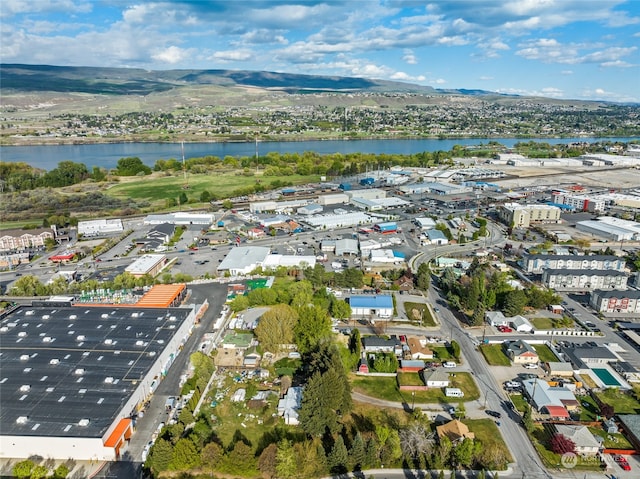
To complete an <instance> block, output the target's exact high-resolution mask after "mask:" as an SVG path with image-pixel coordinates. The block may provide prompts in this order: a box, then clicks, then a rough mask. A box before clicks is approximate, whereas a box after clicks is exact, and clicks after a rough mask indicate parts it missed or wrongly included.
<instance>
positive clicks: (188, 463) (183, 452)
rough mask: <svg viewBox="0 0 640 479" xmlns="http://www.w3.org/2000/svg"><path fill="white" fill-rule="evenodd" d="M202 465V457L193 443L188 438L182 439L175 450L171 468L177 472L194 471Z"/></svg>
mask: <svg viewBox="0 0 640 479" xmlns="http://www.w3.org/2000/svg"><path fill="white" fill-rule="evenodd" d="M199 465H200V455H199V454H198V450H197V448H196V445H195V444H194V443H193V441H192V440H191V439H190V438H188V437H181V438H180V439H178V442H176V445H175V447H174V448H173V455H172V457H171V464H170V468H171V469H174V470H177V471H184V470H187V469H192V468H194V467H196V466H199Z"/></svg>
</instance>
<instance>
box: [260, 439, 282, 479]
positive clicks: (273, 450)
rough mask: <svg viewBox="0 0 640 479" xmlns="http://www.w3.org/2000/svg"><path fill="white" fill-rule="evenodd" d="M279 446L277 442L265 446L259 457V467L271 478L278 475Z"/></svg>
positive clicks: (265, 475) (263, 473)
mask: <svg viewBox="0 0 640 479" xmlns="http://www.w3.org/2000/svg"><path fill="white" fill-rule="evenodd" d="M277 454H278V446H277V445H276V444H275V443H271V444H269V445H268V446H267V447H265V448H264V450H263V451H262V453H261V454H260V458H259V459H258V469H260V472H261V473H262V475H263V476H264V477H266V478H267V479H271V478H274V477H276V464H277Z"/></svg>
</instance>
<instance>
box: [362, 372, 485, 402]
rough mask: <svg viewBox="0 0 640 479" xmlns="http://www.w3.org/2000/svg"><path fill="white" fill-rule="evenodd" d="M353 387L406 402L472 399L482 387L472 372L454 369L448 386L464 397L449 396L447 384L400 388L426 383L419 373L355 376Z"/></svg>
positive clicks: (392, 399) (363, 392)
mask: <svg viewBox="0 0 640 479" xmlns="http://www.w3.org/2000/svg"><path fill="white" fill-rule="evenodd" d="M352 385H353V390H354V391H356V392H359V393H361V394H365V395H367V396H370V397H373V398H377V399H383V400H385V401H393V402H404V403H412V402H413V403H415V404H420V403H447V402H459V400H460V399H462V400H464V401H473V400H476V399H478V398H479V397H480V391H479V390H478V387H477V386H476V383H475V381H474V380H473V377H472V376H471V374H470V373H466V372H462V373H461V372H454V373H451V375H450V383H449V387H451V388H460V389H461V390H462V392H464V398H448V397H446V396H445V394H444V388H439V387H432V388H429V389H427V390H424V391H400V386H401V385H407V386H424V382H423V381H422V379H421V378H420V376H419V375H418V373H399V374H398V377H397V378H395V377H379V376H355V375H354V376H353V377H352Z"/></svg>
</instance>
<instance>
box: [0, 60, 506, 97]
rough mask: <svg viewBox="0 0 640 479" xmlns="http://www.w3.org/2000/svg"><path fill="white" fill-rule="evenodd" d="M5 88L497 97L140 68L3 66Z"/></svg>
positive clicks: (350, 81) (376, 83) (331, 79)
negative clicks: (248, 89)
mask: <svg viewBox="0 0 640 479" xmlns="http://www.w3.org/2000/svg"><path fill="white" fill-rule="evenodd" d="M0 82H1V84H2V88H3V89H11V90H15V91H20V92H65V93H71V92H77V93H91V94H102V95H105V94H106V95H132V94H134V95H148V94H151V93H159V92H164V91H167V90H171V89H174V88H179V87H183V86H189V85H193V86H195V85H198V86H200V85H212V86H219V87H255V88H261V89H265V90H278V91H285V92H288V93H305V92H354V91H358V92H372V93H373V92H376V93H382V92H405V93H411V92H413V93H418V94H426V95H451V94H456V95H492V96H496V95H498V94H497V93H493V92H487V91H483V90H437V89H434V88H431V87H428V86H421V85H414V84H411V83H402V82H391V81H384V80H370V79H366V78H354V77H338V76H321V75H298V74H292V73H277V72H253V71H241V70H240V71H239V70H162V71H154V70H143V69H139V68H100V67H66V66H52V65H21V64H0Z"/></svg>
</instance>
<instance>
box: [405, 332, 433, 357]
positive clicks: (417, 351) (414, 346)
mask: <svg viewBox="0 0 640 479" xmlns="http://www.w3.org/2000/svg"><path fill="white" fill-rule="evenodd" d="M407 346H408V347H409V354H410V356H411V359H433V351H432V350H431V349H429V348H428V347H427V341H426V340H425V339H420V338H418V337H417V336H409V337H408V338H407Z"/></svg>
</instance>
